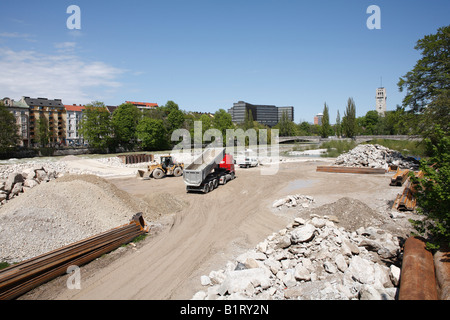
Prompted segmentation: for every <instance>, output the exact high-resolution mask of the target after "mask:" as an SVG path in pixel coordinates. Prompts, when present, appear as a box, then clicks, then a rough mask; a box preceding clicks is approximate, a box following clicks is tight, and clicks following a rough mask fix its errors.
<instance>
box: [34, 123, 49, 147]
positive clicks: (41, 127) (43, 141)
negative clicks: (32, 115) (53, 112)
mask: <svg viewBox="0 0 450 320" xmlns="http://www.w3.org/2000/svg"><path fill="white" fill-rule="evenodd" d="M50 135H51V133H50V131H49V129H48V120H47V118H45V117H44V116H40V117H39V120H38V121H37V131H36V138H37V139H38V140H39V144H40V146H41V147H46V146H48V144H49V142H50Z"/></svg>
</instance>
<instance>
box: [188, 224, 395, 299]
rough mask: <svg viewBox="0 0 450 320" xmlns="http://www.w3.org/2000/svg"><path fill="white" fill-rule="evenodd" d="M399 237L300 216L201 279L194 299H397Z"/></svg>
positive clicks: (375, 230)
mask: <svg viewBox="0 0 450 320" xmlns="http://www.w3.org/2000/svg"><path fill="white" fill-rule="evenodd" d="M400 250H401V248H400V243H399V239H398V238H397V237H394V236H393V235H391V234H390V233H388V232H385V231H383V230H380V229H377V228H374V227H367V228H364V227H360V228H358V229H357V230H356V232H355V231H353V232H352V231H349V230H346V229H344V228H342V227H341V226H340V225H339V224H335V223H333V222H332V221H331V220H329V219H327V218H325V216H323V217H322V216H317V215H311V218H310V219H302V218H295V220H294V221H293V222H292V223H291V224H289V225H288V226H287V227H286V228H285V229H282V230H280V231H279V232H277V233H273V234H272V235H270V236H269V237H267V239H265V240H264V241H262V242H260V243H259V244H258V245H257V246H256V247H255V248H254V249H252V250H249V251H247V252H244V253H243V254H241V255H240V256H238V257H237V258H236V260H235V261H229V262H228V263H227V264H226V266H225V268H223V269H220V270H216V271H211V272H210V273H209V275H203V276H202V277H201V283H202V285H203V286H204V288H205V289H204V290H201V291H198V292H197V293H196V294H195V295H194V296H193V299H199V300H200V299H205V300H212V299H230V300H238V299H250V300H256V299H263V300H269V299H273V300H285V299H311V300H321V299H326V300H349V299H359V300H394V299H395V297H396V294H397V291H398V284H399V276H400V268H398V267H396V266H395V265H394V264H393V263H392V262H389V263H387V264H384V263H383V262H382V260H385V261H395V260H396V259H397V257H398V255H399V254H400Z"/></svg>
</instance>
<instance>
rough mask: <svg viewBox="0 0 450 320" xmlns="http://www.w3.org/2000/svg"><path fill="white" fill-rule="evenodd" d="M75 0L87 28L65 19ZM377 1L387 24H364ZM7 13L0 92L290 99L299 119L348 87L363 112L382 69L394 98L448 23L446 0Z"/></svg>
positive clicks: (134, 0) (211, 2) (280, 0)
mask: <svg viewBox="0 0 450 320" xmlns="http://www.w3.org/2000/svg"><path fill="white" fill-rule="evenodd" d="M72 4H74V5H78V6H79V7H80V9H81V30H69V29H68V28H67V26H66V21H67V19H68V18H69V17H70V14H67V13H66V10H67V7H68V6H69V5H72ZM370 5H378V6H379V7H380V9H381V29H380V30H369V29H368V28H367V26H366V21H367V19H368V18H369V17H370V14H367V13H366V10H367V8H368V7H369V6H370ZM0 12H2V18H1V19H0V74H1V77H0V97H6V96H8V97H10V98H13V99H20V97H21V96H23V95H25V96H31V97H48V98H62V99H63V103H65V104H74V103H76V104H85V103H89V102H91V101H93V100H99V101H103V102H105V104H108V105H118V104H121V103H123V102H124V101H126V100H133V101H145V102H156V103H159V104H165V103H166V102H167V101H168V100H173V101H175V102H176V103H178V104H179V106H180V108H181V109H183V110H187V111H201V112H215V111H217V110H218V109H219V108H223V109H225V110H227V109H228V108H230V107H232V105H233V103H234V102H237V101H239V100H243V101H247V102H249V103H253V104H273V105H277V106H294V107H295V119H294V120H295V122H297V123H298V122H300V121H308V122H312V121H313V117H314V115H315V114H317V113H319V112H322V110H323V105H324V103H325V102H326V103H327V104H328V106H329V108H330V118H331V121H332V122H334V119H335V118H336V113H337V110H339V111H340V113H341V116H343V114H344V110H345V106H346V103H347V99H348V98H349V97H353V98H354V100H355V102H356V108H357V115H358V116H362V115H364V114H365V113H366V112H367V111H369V110H374V108H375V91H376V88H377V87H379V86H380V78H381V77H382V79H383V86H384V87H386V89H387V94H388V110H393V109H395V107H396V105H399V104H401V101H402V99H403V96H404V93H400V92H399V91H398V87H397V82H398V80H399V77H401V76H403V75H404V74H406V72H408V71H410V70H411V69H412V68H413V66H414V64H415V63H416V61H417V60H418V59H419V58H420V55H419V52H417V51H416V50H415V49H414V46H415V44H416V42H417V40H418V39H420V38H422V37H423V36H424V35H427V34H432V33H435V32H436V30H437V29H438V28H439V27H442V26H445V25H448V24H449V20H450V19H449V16H450V1H448V0H433V1H424V0H421V1H407V0H401V1H399V0H398V1H394V0H389V1H386V0H370V1H368V0H345V1H331V0H328V1H322V0H316V1H301V0H277V1H275V0H270V1H269V0H259V1H251V0H240V1H235V0H229V1H218V0H184V1H178V0H174V1H138V0H129V1H103V0H95V1H80V0H71V1H61V0H58V1H52V0H47V1H46V0H42V1H22V0H13V1H11V0H2V1H1V2H0Z"/></svg>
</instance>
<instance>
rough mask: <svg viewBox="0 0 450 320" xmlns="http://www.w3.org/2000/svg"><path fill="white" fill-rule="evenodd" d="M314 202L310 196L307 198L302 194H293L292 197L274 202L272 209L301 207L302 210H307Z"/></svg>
mask: <svg viewBox="0 0 450 320" xmlns="http://www.w3.org/2000/svg"><path fill="white" fill-rule="evenodd" d="M313 202H314V198H313V197H311V196H307V195H302V194H294V195H289V196H286V197H284V198H281V199H278V200H276V201H275V202H274V203H273V205H272V207H273V208H281V207H287V208H290V207H297V206H299V207H303V208H308V207H309V206H310V204H312V203H313Z"/></svg>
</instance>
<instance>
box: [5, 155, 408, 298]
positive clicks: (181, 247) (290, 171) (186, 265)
mask: <svg viewBox="0 0 450 320" xmlns="http://www.w3.org/2000/svg"><path fill="white" fill-rule="evenodd" d="M329 164H331V162H330V161H326V160H322V159H317V160H310V161H301V162H294V161H292V162H284V163H281V164H280V166H279V170H278V173H277V174H275V175H270V176H266V175H261V174H260V168H261V167H257V168H251V169H238V170H237V177H238V178H237V179H236V180H234V181H232V182H230V183H228V184H227V185H225V186H220V187H219V189H217V190H214V191H213V192H211V193H208V194H195V193H186V189H185V185H184V183H183V179H182V178H171V177H167V178H164V179H162V180H140V179H138V178H136V177H135V176H128V177H119V178H117V177H116V178H114V177H107V178H105V179H100V178H94V177H90V178H86V177H81V176H71V177H64V178H63V180H61V181H59V182H56V183H55V184H56V185H57V184H58V183H59V184H60V185H61V184H62V183H67V182H68V181H82V183H84V184H85V185H86V186H89V185H94V186H96V187H98V188H99V189H101V190H103V191H104V193H102V194H104V195H105V196H104V198H102V197H100V198H101V199H97V201H92V202H91V203H90V205H91V206H92V208H93V209H92V210H93V212H92V218H93V219H94V215H95V214H96V213H95V212H96V210H97V209H95V208H98V210H99V212H101V209H102V207H104V206H105V201H106V202H111V201H113V200H112V199H115V200H119V203H122V204H124V205H125V206H126V207H127V208H128V209H129V210H130V211H137V212H139V211H141V212H144V217H145V218H146V221H147V222H148V223H149V224H151V225H152V229H151V232H150V235H149V236H148V237H147V238H146V239H145V240H144V241H141V242H139V243H137V245H136V246H127V247H122V248H120V249H118V250H116V251H114V252H113V253H110V254H108V255H106V256H104V257H102V258H100V259H98V260H96V261H94V262H92V263H90V264H88V265H86V266H84V267H82V269H81V290H69V289H67V286H66V281H67V277H68V276H63V277H60V278H58V279H55V280H53V281H51V282H49V283H47V284H45V285H43V286H41V287H39V288H37V289H35V290H33V291H31V292H30V293H28V294H27V295H25V296H23V297H21V299H190V298H192V296H193V294H194V293H195V292H197V291H198V290H200V289H201V284H200V281H199V278H200V276H201V275H204V274H209V272H210V271H211V270H216V269H219V268H221V267H223V266H224V265H225V264H226V262H227V261H229V260H233V259H234V258H235V257H236V256H238V255H239V254H241V253H243V252H245V251H247V250H248V249H251V248H254V247H255V245H256V244H257V243H259V242H260V241H262V240H263V239H265V238H266V237H267V236H268V235H270V234H271V233H273V232H277V231H278V230H280V229H282V228H284V227H285V226H286V225H287V224H288V223H290V222H292V219H293V217H301V216H309V214H310V213H317V214H321V215H327V214H328V215H338V218H339V221H340V222H339V223H340V225H341V226H342V227H344V228H345V227H351V225H352V223H354V221H355V219H359V222H358V223H359V225H365V226H370V225H376V226H378V227H379V228H380V227H382V228H386V229H387V230H389V232H391V233H392V234H394V235H397V236H399V237H406V236H407V235H408V234H409V232H410V224H409V223H408V222H407V218H408V215H407V216H406V217H405V218H402V219H392V218H391V217H390V212H391V209H390V208H391V206H392V203H393V201H394V199H395V197H396V195H397V193H399V192H401V189H400V188H398V187H390V186H389V182H390V177H391V176H390V175H389V174H386V175H359V174H333V173H321V172H316V167H317V166H318V165H329ZM58 180H59V179H58ZM52 183H53V182H52ZM38 189H39V188H36V190H38ZM33 190H34V189H33ZM36 192H37V191H36ZM55 192H56V193H57V190H56V189H55ZM95 192H97V191H95ZM98 194H100V193H99V192H98ZM289 194H305V195H309V196H312V197H314V199H315V203H314V205H313V206H312V207H311V208H289V209H282V210H278V209H274V208H273V207H272V203H273V202H274V201H275V200H276V199H279V198H282V197H284V196H286V195H289ZM25 196H26V194H24V195H22V196H21V197H25ZM76 197H77V194H73V198H71V197H69V198H68V200H67V201H68V202H69V203H73V202H75V201H76V200H75V199H76ZM342 198H345V199H343V200H341V201H338V200H340V199H342ZM18 199H20V197H19V198H18ZM349 199H350V200H349ZM351 199H356V200H358V201H356V202H355V203H356V204H355V206H352V203H351V202H352V200H351ZM100 200H101V201H100ZM11 203H12V202H11ZM333 203H335V204H333ZM361 203H363V204H364V205H361ZM324 205H325V206H324ZM321 206H323V207H321ZM69 207H70V206H68V207H67V208H69ZM319 207H321V208H320V209H319ZM71 208H72V209H67V210H69V211H70V210H80V209H79V208H80V207H79V206H74V207H71ZM77 208H78V209H77ZM314 210H316V211H314ZM317 210H320V211H321V212H318V211H317ZM130 218H131V216H130Z"/></svg>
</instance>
